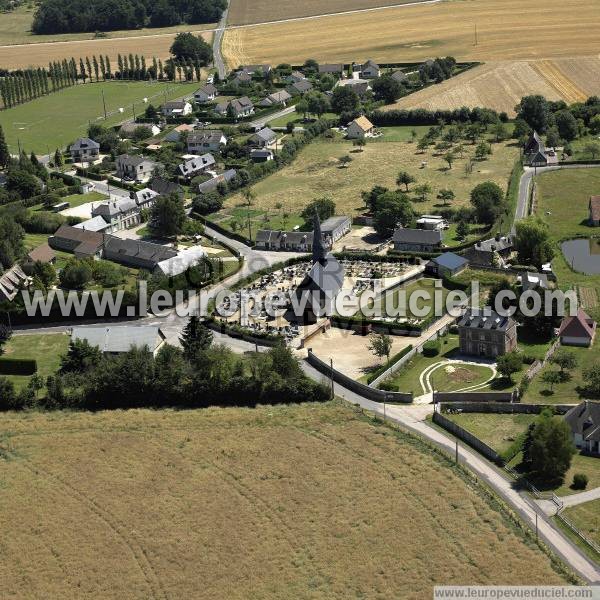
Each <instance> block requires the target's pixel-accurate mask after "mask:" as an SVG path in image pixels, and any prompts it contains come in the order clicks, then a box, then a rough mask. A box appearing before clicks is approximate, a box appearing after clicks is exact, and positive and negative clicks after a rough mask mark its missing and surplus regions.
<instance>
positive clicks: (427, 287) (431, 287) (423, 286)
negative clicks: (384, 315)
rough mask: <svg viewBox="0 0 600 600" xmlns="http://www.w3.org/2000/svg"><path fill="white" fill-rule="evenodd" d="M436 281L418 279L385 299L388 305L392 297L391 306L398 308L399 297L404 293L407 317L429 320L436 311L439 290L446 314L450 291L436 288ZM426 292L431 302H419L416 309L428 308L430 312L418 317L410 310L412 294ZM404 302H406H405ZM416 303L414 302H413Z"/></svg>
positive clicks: (397, 289)
mask: <svg viewBox="0 0 600 600" xmlns="http://www.w3.org/2000/svg"><path fill="white" fill-rule="evenodd" d="M436 281H439V280H436V279H430V278H428V277H424V278H422V279H417V280H416V281H412V282H410V283H408V284H406V285H402V286H399V287H396V288H394V289H393V290H391V291H390V292H388V293H387V294H386V295H385V297H386V305H387V303H388V302H390V297H391V302H393V304H392V305H391V306H394V307H395V306H398V304H399V297H400V294H401V293H402V296H404V292H405V293H406V296H405V302H406V317H408V318H411V319H412V318H414V319H427V318H429V317H430V316H431V315H432V314H433V313H434V311H435V292H436V290H439V291H441V292H442V302H443V304H442V307H443V312H444V313H445V312H446V310H445V306H446V304H445V302H446V296H447V295H448V290H447V289H446V288H444V287H441V288H440V287H437V288H436V287H435V284H436ZM420 291H422V292H425V293H427V294H429V295H430V298H431V299H430V300H426V301H421V300H420V301H419V302H418V303H417V304H418V306H417V307H416V308H417V309H420V308H421V307H423V308H425V307H427V308H428V309H429V311H428V312H427V314H425V315H419V316H416V315H414V313H413V312H412V311H411V308H410V305H409V303H410V298H411V296H412V294H414V293H415V292H420ZM403 301H404V300H403ZM413 302H414V300H413Z"/></svg>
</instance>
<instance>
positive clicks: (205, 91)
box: [194, 83, 219, 104]
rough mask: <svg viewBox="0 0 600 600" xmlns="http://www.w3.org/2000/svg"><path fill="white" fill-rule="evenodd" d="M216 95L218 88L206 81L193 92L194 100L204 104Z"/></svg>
mask: <svg viewBox="0 0 600 600" xmlns="http://www.w3.org/2000/svg"><path fill="white" fill-rule="evenodd" d="M218 95H219V90H218V89H217V88H216V87H215V86H214V85H213V84H212V83H207V84H206V85H204V86H202V87H201V88H200V89H198V90H196V91H195V92H194V100H195V101H196V102H197V103H198V104H204V103H205V102H210V101H211V100H214V99H215V98H216V97H217V96H218Z"/></svg>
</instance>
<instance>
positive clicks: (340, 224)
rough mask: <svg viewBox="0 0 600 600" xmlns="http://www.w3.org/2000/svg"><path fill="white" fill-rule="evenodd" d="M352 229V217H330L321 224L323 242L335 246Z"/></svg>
mask: <svg viewBox="0 0 600 600" xmlns="http://www.w3.org/2000/svg"><path fill="white" fill-rule="evenodd" d="M351 229H352V219H351V218H350V217H344V216H340V217H329V219H327V220H326V221H324V222H323V223H322V224H321V233H322V234H323V242H324V244H325V245H326V246H329V247H331V246H333V244H334V242H337V241H338V240H339V239H340V238H341V237H343V236H345V235H346V234H347V233H348V232H349V231H350V230H351Z"/></svg>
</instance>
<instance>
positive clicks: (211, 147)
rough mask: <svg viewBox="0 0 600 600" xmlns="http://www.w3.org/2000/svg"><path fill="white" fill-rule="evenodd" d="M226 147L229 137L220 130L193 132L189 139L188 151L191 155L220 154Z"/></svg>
mask: <svg viewBox="0 0 600 600" xmlns="http://www.w3.org/2000/svg"><path fill="white" fill-rule="evenodd" d="M225 145H227V137H226V136H225V134H224V133H223V132H222V131H221V130H220V129H202V130H200V131H193V132H192V133H190V134H189V135H188V138H187V149H188V152H189V153H190V154H204V153H206V152H219V150H220V149H221V146H225Z"/></svg>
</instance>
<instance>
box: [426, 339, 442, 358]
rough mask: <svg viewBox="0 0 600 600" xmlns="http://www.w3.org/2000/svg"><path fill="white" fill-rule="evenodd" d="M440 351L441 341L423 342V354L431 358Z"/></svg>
mask: <svg viewBox="0 0 600 600" xmlns="http://www.w3.org/2000/svg"><path fill="white" fill-rule="evenodd" d="M439 353H440V343H439V342H438V341H437V340H436V341H433V340H432V341H431V342H426V343H425V344H423V356H426V357H428V358H431V357H433V356H437V355H438V354H439Z"/></svg>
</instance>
